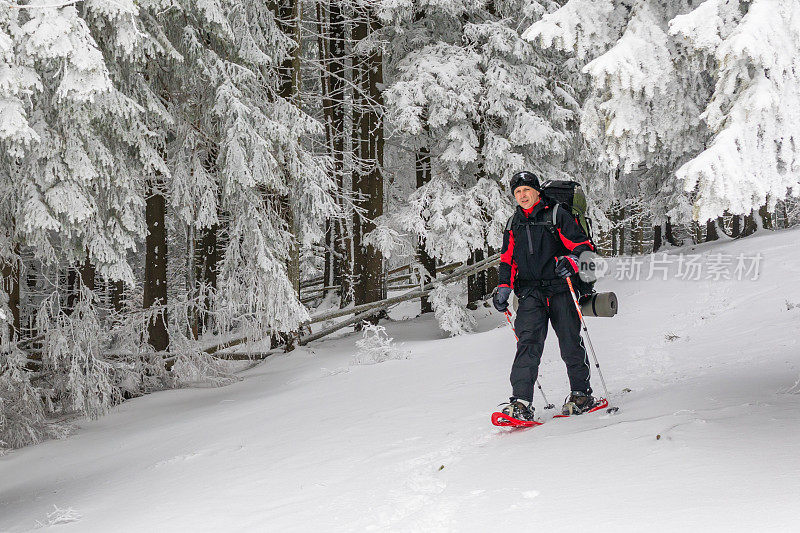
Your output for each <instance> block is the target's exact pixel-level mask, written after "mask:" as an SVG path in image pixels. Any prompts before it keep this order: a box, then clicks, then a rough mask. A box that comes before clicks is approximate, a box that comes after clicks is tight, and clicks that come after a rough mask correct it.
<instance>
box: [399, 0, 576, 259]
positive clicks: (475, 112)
mask: <svg viewBox="0 0 800 533" xmlns="http://www.w3.org/2000/svg"><path fill="white" fill-rule="evenodd" d="M405 7H406V8H405V9H402V10H397V11H394V12H392V14H393V16H394V18H393V19H392V20H393V22H394V24H395V26H394V30H395V32H397V34H398V37H397V38H396V40H394V41H393V46H395V47H396V50H395V56H396V57H398V59H399V60H398V63H397V66H396V69H395V72H394V78H393V80H392V83H391V85H390V86H389V88H388V89H387V91H386V101H387V107H388V111H387V113H388V115H389V122H390V123H391V125H392V127H393V128H394V133H395V134H396V135H398V136H399V137H400V138H402V139H403V142H404V143H405V145H406V146H407V147H408V149H410V150H412V151H419V150H424V151H425V152H426V153H428V154H429V157H430V161H431V176H430V180H429V182H428V183H426V184H425V185H423V186H422V187H419V188H418V189H417V190H416V191H415V192H414V194H413V195H412V196H411V198H410V199H409V202H408V205H407V206H406V207H405V208H404V209H403V210H402V212H401V213H398V215H397V218H396V223H397V224H398V225H399V227H400V228H401V229H402V230H404V231H410V232H411V233H412V234H414V235H416V236H418V237H420V238H422V239H423V240H424V242H425V246H426V249H427V250H428V253H430V254H431V255H432V256H434V257H436V258H438V259H441V260H443V261H463V260H465V259H467V257H469V255H470V253H471V252H472V251H473V250H483V249H486V248H487V245H488V246H489V247H492V248H499V246H500V241H501V238H502V229H503V227H504V225H505V221H506V220H507V218H508V216H509V215H510V214H511V207H512V203H511V199H510V197H509V195H508V194H507V190H506V182H507V180H508V178H509V177H510V176H511V175H512V174H513V173H514V172H517V171H519V170H521V169H534V170H538V171H539V172H540V173H541V174H542V175H543V176H545V177H547V178H561V177H564V176H565V175H564V174H563V172H562V165H563V163H564V154H565V150H566V147H567V145H568V142H569V137H570V133H569V128H568V125H569V122H570V121H571V120H572V118H573V115H574V107H573V105H572V104H573V103H574V97H573V96H572V95H571V92H572V89H571V88H570V87H568V86H566V85H564V84H563V79H562V77H561V73H560V72H559V69H560V66H559V65H558V63H557V62H556V61H555V55H554V54H543V53H539V52H538V51H537V50H536V49H535V48H534V47H533V46H532V45H531V44H529V43H528V42H526V41H524V40H523V39H522V38H521V36H520V33H519V30H520V28H524V27H527V26H528V25H529V24H530V23H531V22H533V21H534V20H536V19H538V18H539V17H540V16H541V14H542V13H543V12H545V11H546V7H547V5H545V4H544V3H539V2H533V1H527V0H524V1H517V0H514V1H508V2H504V1H501V2H492V3H490V4H485V5H484V4H469V3H459V2H452V3H444V4H441V3H437V4H435V5H434V4H429V3H427V2H420V3H416V2H415V3H413V4H412V5H411V6H410V7H408V6H405Z"/></svg>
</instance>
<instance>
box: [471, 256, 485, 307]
mask: <svg viewBox="0 0 800 533" xmlns="http://www.w3.org/2000/svg"><path fill="white" fill-rule="evenodd" d="M483 259H484V255H483V250H475V251H473V252H472V254H470V256H469V259H468V260H467V264H468V265H474V264H475V263H479V262H480V261H482V260H483ZM485 295H486V276H484V275H483V272H479V273H478V274H475V275H474V276H468V277H467V305H468V306H469V308H470V309H475V308H476V307H477V305H476V302H478V301H480V300H483V297H484V296H485Z"/></svg>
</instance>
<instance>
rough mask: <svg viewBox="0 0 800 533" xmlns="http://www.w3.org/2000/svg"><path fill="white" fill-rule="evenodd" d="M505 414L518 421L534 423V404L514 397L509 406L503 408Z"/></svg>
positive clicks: (510, 399)
mask: <svg viewBox="0 0 800 533" xmlns="http://www.w3.org/2000/svg"><path fill="white" fill-rule="evenodd" d="M500 405H504V404H500ZM503 414H504V415H506V416H510V417H511V418H516V419H517V420H525V421H532V420H533V419H534V409H533V404H532V403H531V404H529V403H528V402H526V401H525V400H519V399H517V398H514V397H513V396H512V397H511V398H509V402H508V404H507V405H506V406H505V407H503Z"/></svg>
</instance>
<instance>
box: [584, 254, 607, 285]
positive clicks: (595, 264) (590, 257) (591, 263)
mask: <svg viewBox="0 0 800 533" xmlns="http://www.w3.org/2000/svg"><path fill="white" fill-rule="evenodd" d="M609 268H610V267H609V265H608V262H607V261H606V260H605V259H603V258H602V257H600V256H599V255H597V254H596V253H594V252H583V253H582V254H581V255H580V256H579V257H578V275H579V276H580V277H581V279H582V280H583V281H585V282H587V283H591V282H593V281H597V280H598V279H600V278H602V277H603V276H605V275H606V273H607V272H608V270H609Z"/></svg>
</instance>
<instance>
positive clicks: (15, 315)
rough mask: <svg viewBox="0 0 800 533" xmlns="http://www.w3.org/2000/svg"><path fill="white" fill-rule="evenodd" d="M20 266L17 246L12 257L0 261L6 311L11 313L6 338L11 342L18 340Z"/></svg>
mask: <svg viewBox="0 0 800 533" xmlns="http://www.w3.org/2000/svg"><path fill="white" fill-rule="evenodd" d="M21 267H22V264H21V262H20V260H19V244H16V245H14V248H13V257H12V258H10V259H6V260H2V261H0V273H2V278H3V279H2V280H3V292H4V293H6V295H7V296H8V304H7V305H8V310H9V311H11V317H10V318H11V320H7V323H8V333H9V335H8V338H9V339H10V340H11V341H14V340H15V339H19V335H20V294H19V283H20V271H21V270H22V268H21Z"/></svg>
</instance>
